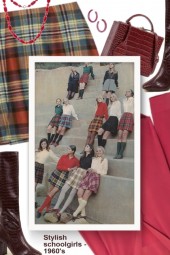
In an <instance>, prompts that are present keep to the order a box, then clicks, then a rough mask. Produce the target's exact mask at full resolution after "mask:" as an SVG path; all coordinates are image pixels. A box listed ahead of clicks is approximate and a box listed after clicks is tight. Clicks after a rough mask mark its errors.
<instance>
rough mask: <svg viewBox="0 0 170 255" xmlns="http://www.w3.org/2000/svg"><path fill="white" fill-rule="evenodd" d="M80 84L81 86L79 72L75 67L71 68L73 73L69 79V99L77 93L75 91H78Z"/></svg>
mask: <svg viewBox="0 0 170 255" xmlns="http://www.w3.org/2000/svg"><path fill="white" fill-rule="evenodd" d="M78 86H79V73H78V72H77V71H76V69H75V68H74V67H73V68H72V69H71V74H70V76H69V80H68V88H67V91H68V95H67V98H68V99H72V98H73V97H74V95H75V93H77V92H78Z"/></svg>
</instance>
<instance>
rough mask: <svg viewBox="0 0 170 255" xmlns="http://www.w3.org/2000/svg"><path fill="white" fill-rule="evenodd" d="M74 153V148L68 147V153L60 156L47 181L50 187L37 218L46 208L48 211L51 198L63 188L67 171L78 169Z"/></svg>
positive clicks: (72, 146) (77, 161)
mask: <svg viewBox="0 0 170 255" xmlns="http://www.w3.org/2000/svg"><path fill="white" fill-rule="evenodd" d="M75 151H76V146H75V145H70V146H69V147H68V153H67V154H66V155H63V156H61V158H60V159H59V161H58V163H57V167H56V170H54V171H53V172H52V174H51V176H50V178H49V179H48V181H49V182H50V184H51V186H50V189H49V192H48V195H47V197H46V199H45V200H44V202H43V204H42V205H41V207H40V208H39V209H38V210H37V218H40V217H41V213H42V211H43V209H44V208H47V211H48V209H49V207H50V204H51V200H52V198H53V196H54V195H55V194H56V193H57V192H58V191H59V190H61V189H62V187H63V186H64V184H65V182H66V180H67V178H68V174H69V171H72V170H73V169H74V168H77V167H79V160H78V159H77V158H76V157H75V156H74V154H75Z"/></svg>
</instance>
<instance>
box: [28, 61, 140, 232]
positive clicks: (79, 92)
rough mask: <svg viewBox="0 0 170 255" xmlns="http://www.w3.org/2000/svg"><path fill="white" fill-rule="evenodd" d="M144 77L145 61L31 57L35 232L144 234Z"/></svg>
mask: <svg viewBox="0 0 170 255" xmlns="http://www.w3.org/2000/svg"><path fill="white" fill-rule="evenodd" d="M31 70H32V71H31ZM139 70H140V65H139V58H138V57H133V58H132V57H131V58H126V57H124V58H122V57H119V58H117V57H97V58H93V57H91V58H89V57H88V58H86V57H83V58H82V57H81V58H76V57H69V58H62V57H61V58H59V57H55V58H53V57H47V58H44V57H43V58H41V57H30V98H32V99H33V100H32V101H31V100H30V109H31V111H30V112H31V116H30V150H29V154H30V166H29V170H30V212H31V216H30V222H31V226H33V225H34V228H35V229H49V230H51V229H55V228H56V225H57V229H61V230H62V229H73V230H74V229H94V230H95V229H111V230H114V229H115V230H116V229H129V230H130V229H132V230H133V229H139V228H140V224H139V216H140V208H139V207H140V92H139V90H140V89H139V83H140V74H139V72H140V71H139ZM32 109H33V111H32ZM32 113H33V114H32ZM33 183H34V185H33ZM135 215H136V216H135Z"/></svg>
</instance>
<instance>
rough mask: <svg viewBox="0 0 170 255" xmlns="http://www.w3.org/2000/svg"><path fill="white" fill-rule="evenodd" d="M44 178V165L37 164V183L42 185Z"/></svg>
mask: <svg viewBox="0 0 170 255" xmlns="http://www.w3.org/2000/svg"><path fill="white" fill-rule="evenodd" d="M43 176H44V164H40V163H38V162H35V183H42V181H43Z"/></svg>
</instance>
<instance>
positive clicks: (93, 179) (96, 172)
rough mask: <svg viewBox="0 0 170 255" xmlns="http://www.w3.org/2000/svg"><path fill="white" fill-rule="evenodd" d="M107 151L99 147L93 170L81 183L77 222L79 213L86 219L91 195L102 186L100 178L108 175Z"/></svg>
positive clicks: (74, 216)
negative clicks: (86, 209)
mask: <svg viewBox="0 0 170 255" xmlns="http://www.w3.org/2000/svg"><path fill="white" fill-rule="evenodd" d="M104 153H105V150H104V148H103V147H102V146H98V147H97V149H96V157H94V158H93V159H92V165H91V168H89V169H88V170H87V172H86V176H85V177H84V178H83V180H82V181H81V182H80V186H79V189H78V192H77V195H78V202H79V206H78V208H77V209H76V211H75V212H74V213H73V219H74V220H75V219H76V218H77V216H78V214H79V213H81V216H80V217H83V218H85V217H86V213H85V207H86V205H87V202H88V199H89V197H90V196H91V194H92V193H93V192H94V193H95V194H96V193H97V191H98V188H99V184H100V176H101V175H105V174H107V171H108V160H107V158H105V156H104Z"/></svg>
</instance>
